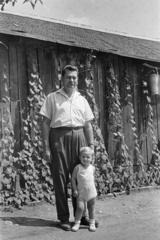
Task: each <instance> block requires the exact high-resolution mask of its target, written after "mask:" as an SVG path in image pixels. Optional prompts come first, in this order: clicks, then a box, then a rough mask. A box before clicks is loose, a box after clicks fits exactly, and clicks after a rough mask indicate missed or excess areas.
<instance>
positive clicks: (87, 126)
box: [84, 121, 95, 165]
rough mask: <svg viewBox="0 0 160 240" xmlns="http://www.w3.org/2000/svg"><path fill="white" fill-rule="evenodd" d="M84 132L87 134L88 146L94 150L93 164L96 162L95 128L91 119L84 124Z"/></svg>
mask: <svg viewBox="0 0 160 240" xmlns="http://www.w3.org/2000/svg"><path fill="white" fill-rule="evenodd" d="M84 134H85V137H86V140H87V143H88V146H89V147H90V148H91V149H92V150H93V160H92V164H93V165H94V163H95V155H94V144H93V141H94V137H93V128H92V125H91V122H90V121H88V122H86V124H85V126H84Z"/></svg>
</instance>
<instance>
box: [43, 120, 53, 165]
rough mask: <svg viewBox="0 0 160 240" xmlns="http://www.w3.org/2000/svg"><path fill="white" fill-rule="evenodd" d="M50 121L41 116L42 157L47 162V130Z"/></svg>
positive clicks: (48, 158)
mask: <svg viewBox="0 0 160 240" xmlns="http://www.w3.org/2000/svg"><path fill="white" fill-rule="evenodd" d="M50 122H51V120H50V119H49V118H47V117H45V116H43V121H42V140H43V157H44V159H45V160H46V161H47V162H50V161H51V152H50V147H49V129H50Z"/></svg>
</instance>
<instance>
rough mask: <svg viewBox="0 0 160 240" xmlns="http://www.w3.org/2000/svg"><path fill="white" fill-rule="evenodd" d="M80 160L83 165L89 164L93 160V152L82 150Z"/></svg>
mask: <svg viewBox="0 0 160 240" xmlns="http://www.w3.org/2000/svg"><path fill="white" fill-rule="evenodd" d="M80 161H81V163H82V165H84V166H89V164H90V163H91V162H92V153H91V152H87V151H86V152H82V153H81V154H80Z"/></svg>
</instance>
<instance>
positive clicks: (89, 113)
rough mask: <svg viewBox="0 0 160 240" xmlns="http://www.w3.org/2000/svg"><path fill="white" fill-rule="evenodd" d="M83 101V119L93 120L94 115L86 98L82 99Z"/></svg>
mask: <svg viewBox="0 0 160 240" xmlns="http://www.w3.org/2000/svg"><path fill="white" fill-rule="evenodd" d="M84 101H85V121H86V122H87V121H90V120H93V119H94V115H93V113H92V110H91V108H90V106H89V103H88V101H87V100H86V99H84Z"/></svg>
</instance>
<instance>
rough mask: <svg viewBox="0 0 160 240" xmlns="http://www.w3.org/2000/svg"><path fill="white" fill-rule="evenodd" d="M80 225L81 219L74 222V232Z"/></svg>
mask: <svg viewBox="0 0 160 240" xmlns="http://www.w3.org/2000/svg"><path fill="white" fill-rule="evenodd" d="M79 226H80V221H78V222H76V221H75V223H74V225H73V227H72V229H71V230H72V232H77V231H78V229H79Z"/></svg>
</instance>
